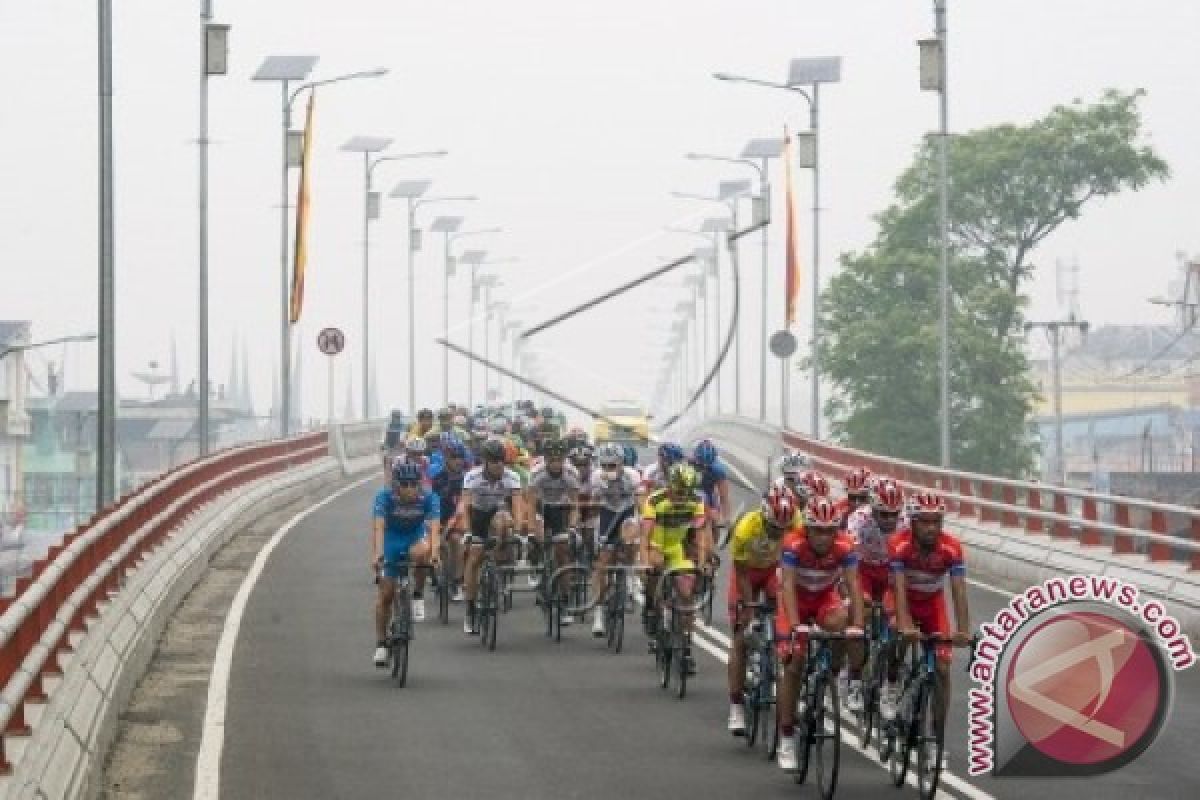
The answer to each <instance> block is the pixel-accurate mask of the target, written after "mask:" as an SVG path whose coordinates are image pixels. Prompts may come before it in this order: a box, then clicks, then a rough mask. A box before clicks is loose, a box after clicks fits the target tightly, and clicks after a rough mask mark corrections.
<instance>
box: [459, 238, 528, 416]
mask: <svg viewBox="0 0 1200 800" xmlns="http://www.w3.org/2000/svg"><path fill="white" fill-rule="evenodd" d="M459 260H460V261H462V262H463V263H464V264H467V265H469V266H470V267H471V291H470V292H469V293H468V297H467V352H469V353H472V354H474V352H475V303H476V302H478V300H479V289H480V287H481V286H482V285H483V284H482V282H481V281H482V278H480V276H479V268H480V267H482V266H492V265H495V264H511V263H513V262H515V261H517V259H515V258H499V259H492V260H488V258H487V251H486V250H468V251H466V252H465V253H463V254H462V258H460V259H459ZM493 277H494V276H493ZM485 308H486V306H485ZM467 405H468V406H470V407H472V408H474V406H475V361H474V359H470V358H468V359H467Z"/></svg>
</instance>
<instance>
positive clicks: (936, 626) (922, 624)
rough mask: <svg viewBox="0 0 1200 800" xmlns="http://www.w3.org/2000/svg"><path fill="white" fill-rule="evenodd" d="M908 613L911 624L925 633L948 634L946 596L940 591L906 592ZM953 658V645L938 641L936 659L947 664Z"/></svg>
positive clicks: (948, 618)
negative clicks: (930, 593) (915, 593)
mask: <svg viewBox="0 0 1200 800" xmlns="http://www.w3.org/2000/svg"><path fill="white" fill-rule="evenodd" d="M908 613H909V614H910V615H911V616H912V621H913V625H915V626H916V628H917V630H919V631H920V632H921V633H924V634H926V635H931V634H938V635H941V636H949V635H950V617H949V616H948V615H947V614H946V597H945V595H943V594H942V593H941V592H936V593H934V594H933V595H920V594H918V595H914V594H913V593H912V592H909V593H908ZM953 659H954V647H953V646H952V645H951V644H950V643H949V642H945V643H938V645H937V660H938V661H940V662H941V663H943V664H949V663H950V662H951V661H952V660H953Z"/></svg>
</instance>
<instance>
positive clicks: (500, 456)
mask: <svg viewBox="0 0 1200 800" xmlns="http://www.w3.org/2000/svg"><path fill="white" fill-rule="evenodd" d="M479 456H480V458H482V459H483V460H484V461H487V462H492V463H494V462H496V461H504V442H502V441H500V440H499V439H488V440H487V441H486V442H484V443H483V446H482V447H480V448H479Z"/></svg>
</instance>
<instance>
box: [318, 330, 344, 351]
mask: <svg viewBox="0 0 1200 800" xmlns="http://www.w3.org/2000/svg"><path fill="white" fill-rule="evenodd" d="M317 347H319V348H320V349H321V352H322V353H324V354H325V355H327V356H336V355H337V354H338V353H340V352H342V350H343V349H344V348H345V347H346V334H344V333H342V331H341V329H339V328H324V329H323V330H322V331H321V332H320V333H318V334H317Z"/></svg>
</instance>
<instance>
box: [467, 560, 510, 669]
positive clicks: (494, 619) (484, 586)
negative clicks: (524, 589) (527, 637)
mask: <svg viewBox="0 0 1200 800" xmlns="http://www.w3.org/2000/svg"><path fill="white" fill-rule="evenodd" d="M504 545H505V546H506V547H507V546H509V545H510V542H509V541H508V540H507V539H506V540H505V542H504ZM500 546H501V542H500V540H499V539H497V538H496V537H488V540H487V541H486V542H485V543H484V546H483V563H482V564H481V565H480V567H479V590H478V592H477V600H476V603H475V614H476V624H477V625H479V634H480V635H479V642H480V644H482V645H483V646H484V647H486V648H487V649H488V650H495V649H496V627H497V625H498V622H499V619H498V617H499V611H500V605H501V602H502V600H501V597H500V583H501V581H502V580H503V579H502V577H501V574H500V572H501V569H500V565H499V564H498V563H497V560H496V550H497V549H498V548H499V547H500Z"/></svg>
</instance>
